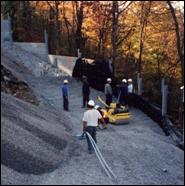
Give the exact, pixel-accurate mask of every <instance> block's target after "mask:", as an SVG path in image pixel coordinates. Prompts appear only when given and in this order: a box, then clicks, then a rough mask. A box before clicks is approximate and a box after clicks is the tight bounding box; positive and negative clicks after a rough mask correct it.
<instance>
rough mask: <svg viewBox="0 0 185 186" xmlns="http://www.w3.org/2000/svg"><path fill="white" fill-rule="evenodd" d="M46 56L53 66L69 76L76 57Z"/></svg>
mask: <svg viewBox="0 0 185 186" xmlns="http://www.w3.org/2000/svg"><path fill="white" fill-rule="evenodd" d="M48 58H49V63H51V64H53V66H55V67H57V68H58V69H59V70H61V71H64V72H65V73H67V74H68V75H70V76H71V75H72V72H73V68H74V66H75V62H76V60H77V57H70V56H57V55H49V56H48Z"/></svg>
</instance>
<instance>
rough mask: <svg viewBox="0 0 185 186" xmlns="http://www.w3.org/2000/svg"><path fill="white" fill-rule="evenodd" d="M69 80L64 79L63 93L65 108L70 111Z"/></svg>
mask: <svg viewBox="0 0 185 186" xmlns="http://www.w3.org/2000/svg"><path fill="white" fill-rule="evenodd" d="M67 84H68V80H67V79H65V80H64V85H63V87H62V94H63V106H64V110H66V111H69V101H68V87H67Z"/></svg>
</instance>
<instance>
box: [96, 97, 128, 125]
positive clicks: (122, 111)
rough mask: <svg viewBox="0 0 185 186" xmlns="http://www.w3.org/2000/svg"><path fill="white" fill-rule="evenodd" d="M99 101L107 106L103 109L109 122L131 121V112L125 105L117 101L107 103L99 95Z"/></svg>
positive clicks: (104, 116) (122, 122)
mask: <svg viewBox="0 0 185 186" xmlns="http://www.w3.org/2000/svg"><path fill="white" fill-rule="evenodd" d="M98 101H99V102H101V103H102V104H103V105H105V107H106V108H103V109H101V112H102V115H103V118H104V119H105V121H106V122H107V123H111V124H126V123H129V122H130V116H131V114H130V112H129V110H128V109H127V108H126V107H125V106H121V105H119V104H117V103H111V104H110V106H109V105H107V104H106V103H105V102H104V101H103V100H102V98H101V97H99V96H98Z"/></svg>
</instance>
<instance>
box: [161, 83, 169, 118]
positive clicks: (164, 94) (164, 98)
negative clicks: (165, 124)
mask: <svg viewBox="0 0 185 186" xmlns="http://www.w3.org/2000/svg"><path fill="white" fill-rule="evenodd" d="M162 91H163V92H162V116H165V115H166V114H167V105H168V101H167V100H168V86H167V85H164V86H163V90H162Z"/></svg>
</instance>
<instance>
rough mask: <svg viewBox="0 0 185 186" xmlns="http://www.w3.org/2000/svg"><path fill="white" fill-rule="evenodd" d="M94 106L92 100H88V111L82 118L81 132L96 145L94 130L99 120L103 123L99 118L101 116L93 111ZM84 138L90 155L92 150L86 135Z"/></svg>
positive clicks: (101, 118)
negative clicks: (86, 133)
mask: <svg viewBox="0 0 185 186" xmlns="http://www.w3.org/2000/svg"><path fill="white" fill-rule="evenodd" d="M94 106H95V103H94V101H93V100H90V101H89V102H88V104H87V107H88V110H87V111H86V112H85V113H84V116H83V131H85V132H88V133H89V134H90V135H91V136H92V138H93V140H94V141H95V143H97V140H96V128H97V126H98V122H99V120H101V122H102V123H103V124H105V121H104V119H103V117H102V116H101V114H100V113H99V111H97V110H96V109H94ZM86 138H87V144H88V150H89V153H90V154H92V153H93V151H94V150H93V147H92V144H91V142H90V139H89V137H88V135H86Z"/></svg>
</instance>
